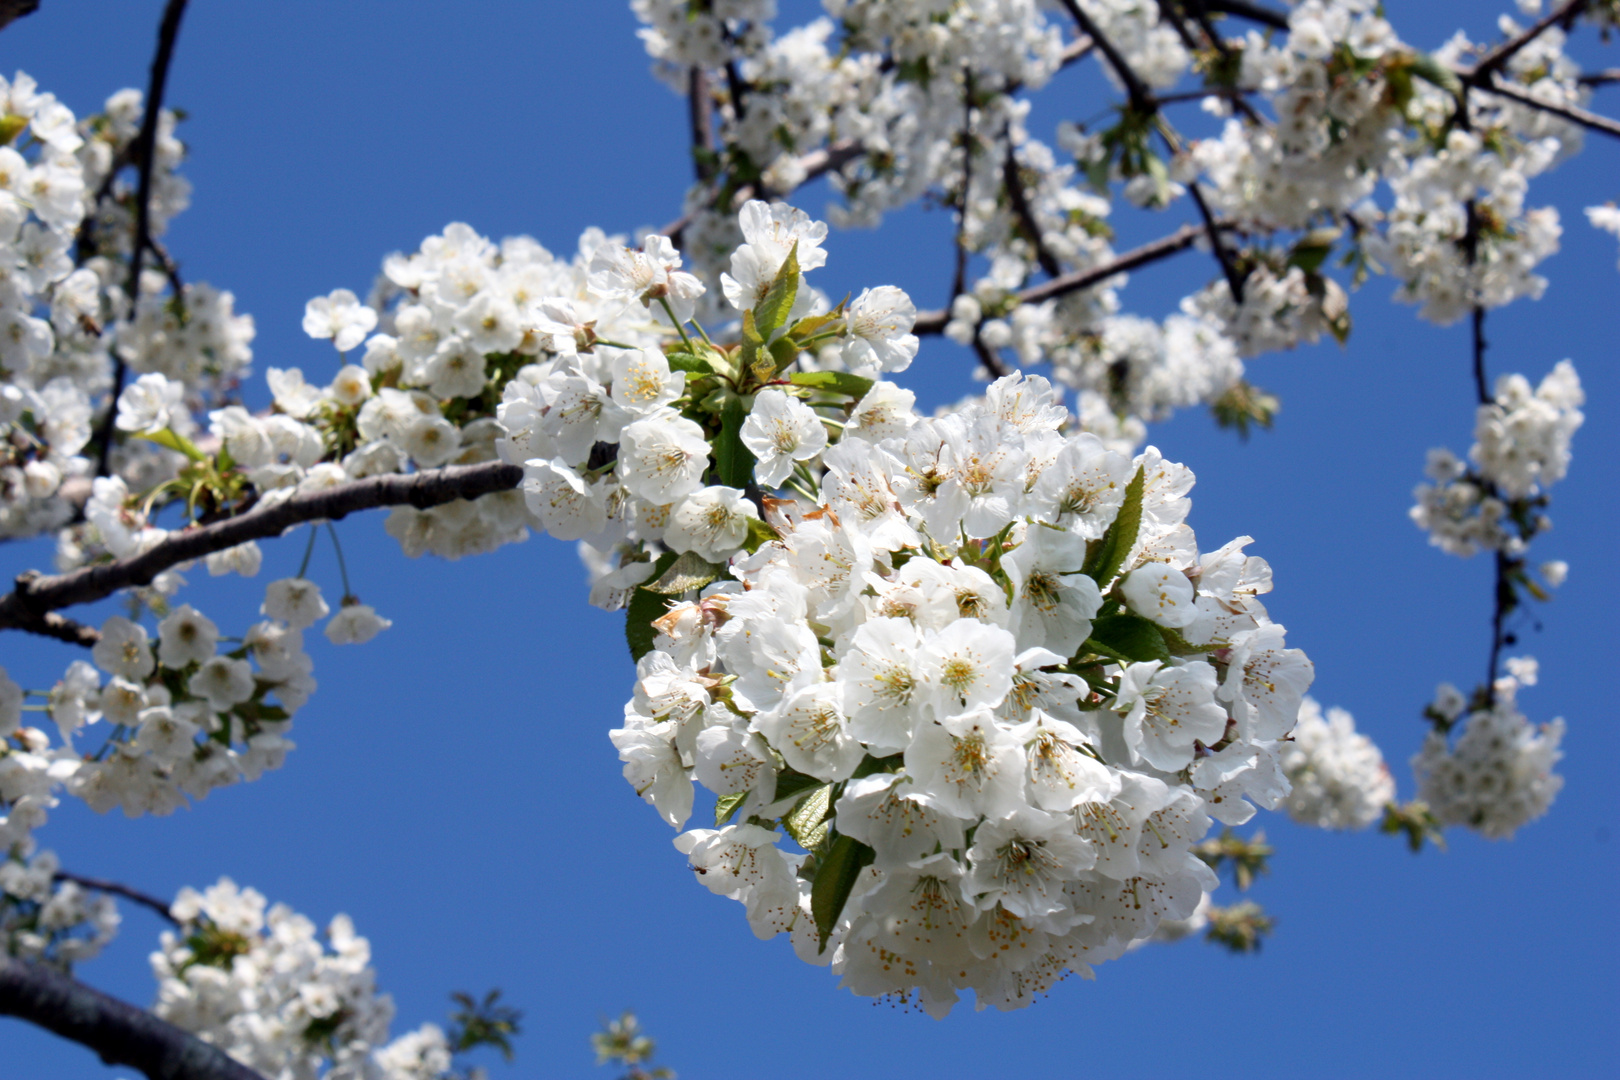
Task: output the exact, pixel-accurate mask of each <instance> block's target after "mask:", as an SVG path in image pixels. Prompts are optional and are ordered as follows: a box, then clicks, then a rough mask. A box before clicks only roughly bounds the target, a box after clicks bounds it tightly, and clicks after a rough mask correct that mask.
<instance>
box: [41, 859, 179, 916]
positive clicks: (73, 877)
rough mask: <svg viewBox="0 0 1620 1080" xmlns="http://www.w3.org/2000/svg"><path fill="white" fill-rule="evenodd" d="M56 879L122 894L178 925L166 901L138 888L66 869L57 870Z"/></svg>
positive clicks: (113, 893)
mask: <svg viewBox="0 0 1620 1080" xmlns="http://www.w3.org/2000/svg"><path fill="white" fill-rule="evenodd" d="M56 880H57V881H71V882H73V884H75V885H78V886H80V887H81V888H85V889H91V890H94V891H95V892H104V893H110V894H112V895H113V896H122V897H123V898H124V899H125V900H129V901H132V902H134V903H137V904H140V905H141V906H142V907H145V908H150V909H151V910H152V911H155V912H157V913H158V914H159V915H161V916H163V918H165V919H167V920H168V921H169V922H170V923H172V924H173V925H175V926H179V925H180V920H179V919H176V918H175V917H174V915H173V913H171V912H170V911H169V904H168V902H167V901H165V900H160V899H158V898H157V897H155V896H152V895H151V894H149V893H143V892H141V891H140V890H139V889H132V888H130V887H129V886H128V885H124V884H122V883H120V882H117V881H103V880H102V879H101V878H93V877H84V876H82V875H80V874H70V873H68V872H67V871H66V870H58V871H57V872H56Z"/></svg>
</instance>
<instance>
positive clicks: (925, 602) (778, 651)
mask: <svg viewBox="0 0 1620 1080" xmlns="http://www.w3.org/2000/svg"><path fill="white" fill-rule="evenodd" d="M742 225H743V230H744V234H745V236H747V237H748V243H747V244H745V245H744V246H743V248H741V249H740V250H739V251H738V252H737V253H736V255H735V256H734V257H733V259H732V263H731V265H732V274H731V275H728V276H727V277H726V279H725V280H724V282H723V284H724V286H725V292H726V296H727V299H728V300H729V301H730V302H731V304H732V305H733V307H735V308H736V309H738V310H739V311H741V312H742V313H743V327H742V339H743V340H742V342H741V343H740V344H739V345H736V346H729V347H725V348H722V347H717V346H713V345H710V344H708V343H707V340H706V339H705V340H704V341H703V342H697V341H693V340H692V339H690V338H688V337H687V336H686V335H685V332H684V329H682V330H681V333H682V339H683V340H682V344H681V345H680V346H679V347H673V346H672V349H673V351H671V352H670V353H668V354H666V353H664V352H663V351H660V350H653V349H615V348H611V347H603V346H597V347H595V348H594V349H593V350H591V352H589V353H579V354H576V355H571V356H566V357H558V358H556V359H554V360H552V361H549V362H547V363H545V364H537V365H531V366H530V367H527V368H524V369H523V370H521V371H519V372H518V374H517V377H516V378H515V379H513V380H512V382H511V383H510V384H508V386H507V387H506V390H505V393H504V402H503V404H502V406H501V409H500V420H501V423H502V425H503V427H504V428H505V429H506V432H507V434H506V436H505V437H504V438H503V439H502V440H501V442H500V444H499V449H500V452H501V453H502V455H503V456H505V457H506V458H507V459H508V460H522V461H523V462H524V467H525V471H526V473H527V476H528V479H527V480H526V481H525V485H524V490H525V497H526V500H527V504H528V507H529V510H530V512H531V513H532V514H533V515H534V516H535V517H536V518H537V519H539V521H540V522H541V524H542V525H543V527H544V528H545V529H546V530H547V531H548V532H551V533H552V534H553V535H556V536H559V537H562V538H580V539H584V540H585V541H586V542H587V543H588V545H589V551H590V553H591V557H590V558H589V559H588V561H589V562H591V564H592V565H593V568H594V569H595V570H596V572H597V573H598V575H599V577H598V580H597V582H596V588H595V590H594V597H593V598H594V599H595V600H596V601H597V602H598V603H600V604H602V605H603V606H608V607H617V606H625V605H627V606H628V608H629V621H628V636H629V641H630V645H631V649H632V652H633V653H634V654H636V656H637V657H638V682H637V687H636V693H635V696H634V698H633V699H632V700H631V702H630V703H629V704H628V705H627V706H626V710H625V718H626V722H625V726H624V727H623V728H621V729H619V730H616V731H615V732H613V740H614V743H615V745H616V746H618V748H619V750H620V756H621V757H622V758H623V760H624V761H625V763H626V765H625V774H626V777H627V778H628V779H629V780H630V781H631V783H632V784H633V785H634V786H635V788H636V790H637V791H638V792H639V793H640V794H641V795H642V796H643V797H644V798H645V799H646V800H647V801H649V802H651V803H652V804H653V805H654V806H655V807H656V808H657V809H658V811H659V812H660V813H661V815H662V816H663V817H664V818H665V820H667V821H668V822H669V823H671V824H672V825H676V826H680V825H683V824H685V822H686V821H687V819H688V817H689V816H690V814H691V812H692V809H693V801H694V797H693V792H694V788H693V781H694V780H695V781H696V782H697V783H700V784H702V785H703V786H704V787H705V788H707V789H708V790H709V791H710V792H712V793H713V794H714V796H715V797H716V799H717V803H716V825H717V829H714V830H710V829H699V830H694V831H691V832H687V833H685V834H683V835H682V836H681V837H680V838H679V840H678V841H677V843H678V846H679V847H680V848H681V850H682V851H684V852H686V853H687V854H688V856H689V857H690V859H691V862H692V865H693V867H694V868H695V869H697V870H698V871H699V872H700V874H701V879H702V881H703V882H704V884H706V885H707V886H708V887H709V888H710V889H711V890H713V891H715V892H717V893H721V894H723V895H726V896H730V897H732V898H734V899H737V900H739V901H741V902H742V903H743V904H744V905H745V907H746V908H747V911H748V915H749V920H750V923H751V925H752V926H753V928H754V930H755V932H756V933H757V934H759V935H760V936H762V937H770V936H773V935H774V934H777V933H780V932H788V933H790V934H791V936H792V938H793V940H794V941H795V944H796V946H797V948H798V951H799V952H800V954H801V955H802V956H804V957H805V958H806V959H807V960H810V961H811V962H820V963H828V962H830V963H831V964H832V965H833V968H834V970H835V971H837V972H838V973H840V974H841V975H843V977H844V985H846V986H848V987H850V988H851V989H852V990H854V991H856V992H857V993H860V994H866V995H894V996H897V997H901V998H906V999H908V1000H909V999H913V998H914V999H915V1000H916V1002H917V1003H918V1004H920V1005H921V1006H923V1007H924V1008H926V1009H928V1010H929V1011H931V1012H933V1013H935V1014H936V1015H937V1014H943V1013H944V1012H945V1011H948V1010H949V1008H950V1007H951V1005H952V1003H953V1002H954V1001H955V1000H956V997H957V991H958V990H960V989H963V988H972V989H973V990H974V991H975V993H976V995H977V1000H978V1003H979V1005H980V1006H981V1007H982V1006H984V1005H987V1004H992V1003H993V1004H995V1005H997V1006H998V1007H1000V1008H1004V1009H1005V1008H1016V1007H1019V1006H1022V1005H1025V1004H1028V1003H1029V1002H1030V1001H1031V1000H1032V998H1033V996H1034V995H1036V994H1038V993H1040V992H1042V991H1044V990H1046V989H1047V988H1049V987H1050V986H1051V985H1052V984H1053V983H1054V982H1055V981H1056V980H1058V979H1059V978H1061V977H1063V976H1064V975H1065V973H1067V972H1070V971H1073V972H1079V973H1081V974H1088V973H1089V971H1090V967H1089V965H1090V964H1093V963H1096V962H1099V961H1102V960H1107V959H1111V958H1113V957H1115V956H1118V955H1120V954H1121V953H1123V952H1124V951H1125V949H1126V948H1127V947H1128V946H1129V945H1130V944H1131V943H1132V942H1133V941H1137V940H1140V939H1142V938H1145V937H1148V936H1149V935H1151V934H1153V932H1154V931H1155V929H1156V928H1157V926H1158V924H1159V922H1160V921H1161V920H1162V919H1180V918H1186V917H1188V916H1189V915H1191V914H1192V912H1193V911H1194V910H1195V908H1196V907H1197V905H1198V904H1199V902H1200V900H1201V899H1202V897H1203V895H1204V893H1205V891H1206V890H1208V889H1210V888H1213V887H1214V886H1215V884H1216V881H1215V877H1214V875H1213V873H1212V872H1211V871H1210V870H1209V868H1208V867H1207V866H1206V865H1205V864H1204V863H1203V862H1201V861H1200V860H1199V859H1198V858H1197V857H1196V856H1194V855H1193V854H1192V852H1191V848H1192V846H1193V845H1194V844H1196V843H1197V842H1198V841H1199V840H1200V839H1202V837H1203V836H1204V834H1205V833H1206V832H1207V831H1208V829H1209V827H1210V820H1211V818H1212V817H1213V818H1216V819H1219V820H1221V821H1223V822H1226V823H1229V824H1240V823H1242V822H1244V821H1247V820H1248V819H1249V817H1250V816H1251V815H1252V814H1253V813H1254V806H1253V805H1251V804H1250V802H1248V801H1246V800H1253V802H1255V803H1258V804H1260V805H1262V806H1266V807H1275V806H1276V805H1277V803H1278V801H1279V800H1280V799H1281V798H1282V797H1283V796H1284V795H1286V793H1287V791H1288V785H1287V781H1286V780H1285V779H1284V777H1283V774H1282V771H1281V768H1280V766H1279V762H1278V741H1279V740H1281V739H1283V738H1284V737H1285V736H1286V735H1287V734H1288V732H1289V730H1290V729H1291V728H1292V727H1293V725H1294V720H1295V717H1296V716H1297V715H1298V712H1299V708H1300V702H1301V699H1302V697H1303V694H1304V691H1305V690H1306V688H1307V687H1308V685H1309V683H1310V680H1311V677H1312V674H1313V672H1312V667H1311V664H1310V661H1309V660H1307V659H1306V658H1305V656H1304V654H1303V653H1301V652H1299V651H1298V650H1292V649H1288V648H1286V646H1285V643H1284V633H1283V628H1282V627H1281V626H1278V625H1276V624H1274V623H1273V622H1271V620H1270V619H1269V618H1268V616H1267V614H1266V611H1265V608H1264V606H1263V605H1262V604H1261V603H1260V600H1259V599H1258V597H1259V594H1261V593H1264V592H1266V591H1268V590H1269V589H1270V587H1271V572H1270V569H1269V567H1268V566H1267V565H1266V564H1265V562H1264V561H1262V560H1260V559H1258V558H1254V557H1251V556H1247V555H1245V554H1244V550H1243V549H1244V548H1245V546H1246V545H1247V544H1248V543H1250V540H1249V538H1247V537H1241V538H1239V539H1237V540H1235V541H1233V542H1232V543H1230V544H1228V545H1226V546H1225V547H1223V548H1221V549H1219V550H1218V551H1215V552H1213V553H1209V554H1204V555H1200V553H1199V551H1198V548H1197V544H1196V540H1195V538H1194V535H1193V532H1192V530H1191V529H1190V528H1189V527H1188V526H1187V525H1186V523H1185V519H1186V517H1187V513H1188V510H1189V509H1190V506H1191V504H1190V501H1189V500H1188V498H1187V491H1188V490H1189V489H1190V488H1191V486H1192V483H1193V476H1192V473H1191V472H1190V471H1189V470H1187V469H1186V468H1185V467H1183V466H1181V465H1177V464H1173V463H1170V462H1167V461H1165V460H1163V458H1162V457H1161V456H1160V455H1159V453H1158V451H1156V450H1153V449H1151V448H1150V449H1149V450H1147V451H1146V452H1144V453H1143V454H1141V455H1139V456H1138V457H1136V458H1135V460H1132V459H1131V458H1130V457H1128V456H1126V455H1124V454H1121V453H1118V452H1116V451H1114V450H1111V449H1109V448H1108V447H1107V446H1106V445H1105V444H1104V443H1103V442H1102V441H1101V440H1100V439H1098V438H1097V437H1096V436H1094V435H1091V434H1088V433H1083V432H1081V433H1066V432H1065V430H1064V429H1065V427H1066V426H1067V425H1068V424H1069V423H1070V420H1071V418H1070V416H1069V413H1068V411H1067V410H1066V409H1064V408H1063V407H1062V406H1061V405H1059V404H1058V403H1057V400H1056V396H1055V394H1054V393H1053V390H1052V387H1051V386H1050V384H1048V383H1047V382H1046V381H1045V380H1044V379H1041V378H1038V377H1023V376H1020V375H1012V376H1008V377H1006V378H1003V379H1001V380H998V381H997V382H995V383H994V384H992V385H991V386H990V387H989V389H988V391H987V393H986V395H985V397H984V398H983V399H982V400H981V401H977V402H975V403H972V404H969V405H967V406H965V407H963V408H961V409H960V410H958V411H957V412H955V413H953V414H950V415H946V416H943V417H940V418H933V419H920V418H918V417H917V416H916V415H915V414H914V413H913V412H912V408H911V406H912V403H913V398H912V396H911V395H910V394H909V393H907V392H905V391H903V390H900V389H899V388H897V387H895V386H893V385H892V384H889V383H886V382H882V381H875V380H874V379H870V378H865V377H861V376H857V375H853V374H850V373H847V372H834V371H814V372H806V371H794V370H792V369H791V367H792V363H793V361H794V359H795V358H796V357H797V355H798V353H799V351H800V350H802V349H807V348H812V347H814V348H818V349H819V348H823V347H825V346H826V345H827V344H828V343H830V342H841V343H842V345H841V347H842V348H844V349H845V350H846V355H848V356H849V357H850V359H851V361H852V363H851V366H855V364H856V363H859V364H860V365H861V369H862V370H863V371H865V372H866V373H867V374H869V375H873V376H877V375H880V374H881V373H882V372H884V371H890V370H898V369H900V368H903V367H904V366H905V365H906V364H908V363H909V362H910V359H911V354H912V353H913V352H914V351H915V339H914V338H911V337H910V335H909V333H908V331H909V329H910V314H909V309H910V302H909V300H905V298H904V294H900V293H899V292H898V290H892V289H890V290H882V289H873V290H869V291H868V292H867V293H864V294H862V296H861V297H860V298H858V299H856V300H855V301H854V303H853V304H851V305H849V306H848V308H847V309H846V308H844V307H842V306H841V307H840V308H839V309H836V310H834V311H825V310H824V307H825V305H824V304H823V303H822V302H821V301H820V300H819V298H818V297H816V296H815V294H813V293H811V292H809V290H807V289H802V288H801V287H800V286H801V278H802V272H803V269H808V268H813V267H815V266H819V265H821V263H822V262H823V261H824V259H825V255H824V253H822V252H821V251H820V241H821V238H822V236H823V235H824V226H821V225H820V224H819V223H815V222H811V221H810V220H809V219H808V218H807V217H806V216H805V215H803V214H802V213H800V212H798V211H796V210H792V209H791V208H787V207H766V206H764V205H763V204H751V205H750V206H749V207H747V208H745V210H744V212H743V214H742ZM656 250H657V245H655V244H649V245H648V247H647V251H656ZM598 254H599V257H601V256H604V254H605V253H601V252H599V253H598ZM627 254H630V255H634V254H643V255H644V254H645V252H643V253H633V252H632V253H627ZM611 262H612V260H611V259H605V260H604V265H605V264H606V263H611ZM626 265H629V264H628V263H626ZM664 270H665V274H664V276H663V277H662V278H660V277H659V275H658V274H657V273H656V272H653V273H651V274H642V275H641V276H640V277H639V278H638V279H637V280H636V281H635V282H634V283H633V284H632V283H629V282H628V280H627V279H625V280H626V281H627V283H626V284H625V285H624V288H625V289H626V290H627V291H628V290H630V289H634V290H635V293H634V295H637V296H639V297H641V298H642V299H643V302H644V303H647V304H649V305H652V304H657V305H659V306H663V305H664V304H665V303H666V302H667V301H668V300H669V297H670V295H671V293H672V292H673V291H674V289H675V287H676V286H677V285H684V283H678V282H672V281H671V278H672V277H673V273H674V272H675V271H674V269H673V267H670V266H667V265H666V266H665V268H664ZM610 278H611V275H609V274H606V273H604V274H602V275H601V276H597V277H594V278H593V285H595V286H596V287H597V288H599V289H602V288H605V287H607V286H608V285H610V283H611V281H610ZM879 308H881V310H882V311H883V312H884V315H883V317H881V318H879V317H872V315H871V313H872V312H873V311H874V310H875V309H879ZM677 318H680V317H679V316H677ZM681 321H682V322H684V319H682V320H681ZM711 451H712V453H711ZM772 490H774V491H775V492H777V493H779V494H781V495H785V496H792V497H786V498H777V497H774V496H773V495H771V494H769V492H771V491H772ZM615 561H616V565H615ZM778 828H781V829H782V830H784V831H785V834H786V837H788V838H791V839H792V841H793V842H794V843H795V844H796V845H797V847H798V849H799V850H797V851H789V850H786V849H785V848H784V847H782V846H779V842H780V841H782V840H783V839H784V836H783V834H782V833H779V832H778V831H777V829H778Z"/></svg>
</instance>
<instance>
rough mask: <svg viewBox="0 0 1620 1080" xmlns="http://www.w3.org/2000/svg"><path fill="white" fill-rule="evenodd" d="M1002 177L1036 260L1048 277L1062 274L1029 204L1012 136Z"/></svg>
mask: <svg viewBox="0 0 1620 1080" xmlns="http://www.w3.org/2000/svg"><path fill="white" fill-rule="evenodd" d="M1001 179H1002V183H1004V184H1005V185H1006V187H1007V203H1008V205H1010V206H1011V207H1012V212H1013V214H1014V215H1015V216H1016V217H1017V218H1018V222H1019V224H1021V225H1022V226H1023V227H1024V231H1025V232H1026V233H1028V234H1029V242H1030V243H1031V244H1032V245H1034V248H1035V261H1036V262H1038V263H1040V266H1041V269H1042V270H1045V271H1046V276H1047V277H1054V278H1055V277H1060V276H1062V274H1063V267H1062V266H1061V265H1059V263H1058V261H1057V256H1056V255H1053V254H1052V249H1051V248H1049V247H1047V246H1046V239H1045V234H1044V233H1043V232H1042V230H1041V223H1040V222H1039V221H1037V220H1036V219H1035V211H1034V209H1033V208H1032V207H1031V206H1030V205H1029V198H1028V197H1027V196H1026V195H1025V193H1024V175H1023V172H1022V171H1021V170H1020V169H1019V166H1018V157H1017V155H1016V154H1014V153H1013V144H1012V139H1011V138H1010V137H1009V138H1008V139H1007V158H1006V160H1005V161H1004V162H1003V163H1002V166H1001Z"/></svg>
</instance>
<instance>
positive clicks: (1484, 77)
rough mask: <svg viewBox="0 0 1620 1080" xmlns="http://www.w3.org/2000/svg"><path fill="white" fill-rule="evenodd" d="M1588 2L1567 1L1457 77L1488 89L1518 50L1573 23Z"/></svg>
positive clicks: (1580, 0) (1582, 0)
mask: <svg viewBox="0 0 1620 1080" xmlns="http://www.w3.org/2000/svg"><path fill="white" fill-rule="evenodd" d="M1590 2H1591V0H1568V2H1567V3H1565V4H1564V5H1563V6H1562V7H1560V8H1559V9H1558V10H1556V11H1554V12H1553V13H1552V14H1550V15H1547V16H1545V17H1543V18H1542V19H1541V20H1540V21H1538V22H1535V23H1532V24H1531V25H1530V26H1528V27H1526V28H1525V29H1523V30H1521V31H1519V32H1518V33H1517V34H1515V35H1514V36H1513V37H1511V38H1508V39H1507V40H1506V41H1504V42H1502V44H1500V45H1498V46H1496V47H1495V48H1494V49H1492V50H1491V51H1490V52H1488V53H1486V54H1485V55H1484V56H1482V57H1481V58H1480V60H1479V63H1477V64H1475V65H1474V66H1473V67H1472V68H1470V69H1468V70H1467V71H1463V72H1458V75H1459V76H1460V77H1461V78H1462V80H1463V81H1464V82H1466V83H1472V84H1473V85H1475V86H1479V87H1484V88H1487V89H1488V88H1489V84H1490V79H1491V75H1492V74H1494V73H1495V72H1497V71H1499V70H1501V68H1502V66H1503V65H1504V64H1506V63H1507V62H1508V61H1509V60H1511V59H1513V58H1514V57H1515V56H1517V55H1518V53H1519V50H1520V49H1523V48H1524V47H1525V46H1526V45H1528V44H1530V43H1531V42H1532V41H1534V40H1536V38H1538V37H1540V36H1541V35H1542V34H1544V33H1546V32H1547V31H1548V30H1551V29H1552V28H1553V27H1554V26H1557V25H1558V24H1559V23H1561V22H1566V21H1573V20H1574V18H1575V16H1577V15H1579V14H1580V13H1581V12H1582V11H1583V10H1585V8H1586V5H1587V4H1588V3H1590Z"/></svg>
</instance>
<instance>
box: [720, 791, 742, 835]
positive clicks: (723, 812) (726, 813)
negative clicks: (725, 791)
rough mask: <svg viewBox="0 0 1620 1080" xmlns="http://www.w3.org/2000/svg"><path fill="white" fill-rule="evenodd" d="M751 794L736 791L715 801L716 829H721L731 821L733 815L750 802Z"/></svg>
mask: <svg viewBox="0 0 1620 1080" xmlns="http://www.w3.org/2000/svg"><path fill="white" fill-rule="evenodd" d="M750 794H751V793H750V792H748V791H734V792H732V793H731V794H730V795H722V796H720V797H719V798H718V799H716V800H715V801H714V827H715V828H717V829H718V828H720V826H722V825H724V824H725V823H726V822H728V821H730V820H731V815H732V814H735V813H736V812H737V808H738V807H740V806H741V805H742V804H743V803H744V802H746V801H747V800H748V796H749V795H750Z"/></svg>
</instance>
